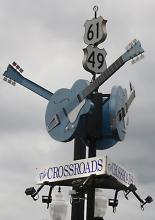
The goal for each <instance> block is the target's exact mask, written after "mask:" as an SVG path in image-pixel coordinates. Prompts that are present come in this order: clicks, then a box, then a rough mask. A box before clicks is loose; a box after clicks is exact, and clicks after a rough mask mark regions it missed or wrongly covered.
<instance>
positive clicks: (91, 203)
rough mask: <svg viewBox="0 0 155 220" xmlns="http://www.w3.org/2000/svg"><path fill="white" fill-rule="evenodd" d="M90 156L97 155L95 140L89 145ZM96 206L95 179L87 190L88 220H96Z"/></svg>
mask: <svg viewBox="0 0 155 220" xmlns="http://www.w3.org/2000/svg"><path fill="white" fill-rule="evenodd" d="M88 157H96V147H95V144H94V141H92V142H91V146H89V151H88ZM94 207H95V182H94V181H93V182H92V183H91V184H90V186H89V187H88V192H87V215H86V216H87V218H86V219H87V220H94Z"/></svg>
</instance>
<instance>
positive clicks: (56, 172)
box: [36, 155, 134, 187]
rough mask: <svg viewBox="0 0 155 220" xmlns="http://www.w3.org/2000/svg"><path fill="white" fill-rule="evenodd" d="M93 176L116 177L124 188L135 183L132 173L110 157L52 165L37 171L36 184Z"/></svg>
mask: <svg viewBox="0 0 155 220" xmlns="http://www.w3.org/2000/svg"><path fill="white" fill-rule="evenodd" d="M92 174H95V175H108V176H112V177H114V178H115V179H116V180H117V181H118V182H119V183H121V184H123V185H124V186H127V187H128V186H129V185H130V184H133V183H134V177H133V175H132V173H130V172H129V171H127V170H126V169H124V168H123V167H122V166H120V165H119V164H118V163H115V162H113V161H112V160H111V159H110V158H109V157H107V156H106V155H105V156H101V157H93V158H87V159H82V160H76V161H72V162H66V163H63V164H57V165H52V164H51V165H50V166H49V167H46V168H40V169H37V171H36V183H37V184H42V183H44V182H49V183H53V182H58V181H64V180H71V179H78V178H86V177H88V176H90V175H92Z"/></svg>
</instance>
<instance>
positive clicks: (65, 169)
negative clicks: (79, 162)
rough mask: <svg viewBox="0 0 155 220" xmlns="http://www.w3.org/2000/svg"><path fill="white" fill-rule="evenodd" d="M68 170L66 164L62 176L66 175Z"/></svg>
mask: <svg viewBox="0 0 155 220" xmlns="http://www.w3.org/2000/svg"><path fill="white" fill-rule="evenodd" d="M68 175H69V172H68V165H65V166H64V176H68Z"/></svg>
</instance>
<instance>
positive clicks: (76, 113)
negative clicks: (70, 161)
mask: <svg viewBox="0 0 155 220" xmlns="http://www.w3.org/2000/svg"><path fill="white" fill-rule="evenodd" d="M143 52H144V50H143V49H142V47H141V44H140V42H139V41H137V40H134V41H133V42H132V43H131V44H130V48H128V49H127V51H126V52H125V53H124V54H123V55H122V56H120V57H119V58H118V59H117V60H116V61H115V62H114V63H113V64H112V65H111V66H110V67H109V68H108V69H106V71H104V72H103V73H102V74H101V75H100V76H99V77H98V78H96V79H95V80H94V81H93V82H92V83H89V82H88V81H86V80H78V81H76V82H75V83H74V85H73V87H72V88H71V89H70V90H69V89H60V90H58V91H57V92H55V93H54V95H53V96H52V97H51V99H50V101H49V103H48V106H47V109H46V116H45V121H46V127H47V131H48V133H49V134H50V136H51V137H52V138H54V139H55V140H57V141H63V142H68V141H70V140H72V139H73V138H74V137H76V134H77V132H79V131H80V130H81V131H82V132H84V131H83V130H82V127H81V124H80V117H81V116H83V115H85V114H87V113H89V112H91V110H92V108H93V103H92V102H91V100H90V99H89V98H88V96H89V95H90V94H91V93H92V92H94V91H95V90H96V89H98V87H99V86H101V85H102V84H103V83H104V82H105V81H106V80H107V79H109V78H110V77H111V76H112V75H113V74H114V73H115V72H116V71H117V70H118V69H119V68H120V67H121V66H123V65H124V64H125V62H127V61H128V60H130V59H133V58H134V57H136V56H138V55H139V54H142V53H143ZM79 128H80V129H79Z"/></svg>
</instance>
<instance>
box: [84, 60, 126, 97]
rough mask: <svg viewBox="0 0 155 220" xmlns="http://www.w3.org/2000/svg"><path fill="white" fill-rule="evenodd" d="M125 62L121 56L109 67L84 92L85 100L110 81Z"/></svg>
mask: <svg viewBox="0 0 155 220" xmlns="http://www.w3.org/2000/svg"><path fill="white" fill-rule="evenodd" d="M124 64H125V62H124V61H123V59H122V56H120V57H119V58H118V59H117V60H116V61H115V62H114V63H113V64H112V65H110V67H108V68H107V69H106V70H105V71H104V72H103V73H102V74H101V75H100V76H99V77H98V78H97V79H95V80H94V81H93V82H92V83H91V84H90V85H89V86H88V87H87V88H86V89H84V90H83V92H82V95H83V98H86V97H87V96H88V95H90V94H91V93H92V92H94V91H95V90H97V89H98V87H99V86H101V85H102V84H103V83H104V82H105V81H106V80H107V79H109V78H110V77H111V76H112V75H113V74H114V73H115V72H116V71H117V70H118V69H119V68H120V67H121V66H123V65H124Z"/></svg>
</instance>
